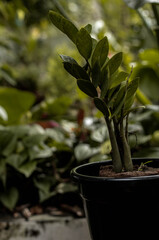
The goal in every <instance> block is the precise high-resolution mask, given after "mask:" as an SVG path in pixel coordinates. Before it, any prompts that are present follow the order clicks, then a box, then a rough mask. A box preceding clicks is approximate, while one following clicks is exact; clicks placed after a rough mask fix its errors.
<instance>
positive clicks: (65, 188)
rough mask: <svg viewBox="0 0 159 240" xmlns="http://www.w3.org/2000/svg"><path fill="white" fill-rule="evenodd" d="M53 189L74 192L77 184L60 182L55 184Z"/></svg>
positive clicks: (61, 192) (58, 191)
mask: <svg viewBox="0 0 159 240" xmlns="http://www.w3.org/2000/svg"><path fill="white" fill-rule="evenodd" d="M55 191H56V192H57V193H60V194H64V193H68V192H75V191H77V186H76V185H74V184H72V183H60V184H58V185H57V187H56V189H55Z"/></svg>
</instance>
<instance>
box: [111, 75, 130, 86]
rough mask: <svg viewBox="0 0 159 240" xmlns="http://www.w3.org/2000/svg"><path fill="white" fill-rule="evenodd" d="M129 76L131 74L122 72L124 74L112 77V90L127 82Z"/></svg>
mask: <svg viewBox="0 0 159 240" xmlns="http://www.w3.org/2000/svg"><path fill="white" fill-rule="evenodd" d="M128 75H129V74H128V73H127V72H123V71H122V72H119V73H117V74H115V76H112V78H111V86H110V89H111V88H114V87H116V86H118V85H119V84H120V83H122V82H123V81H125V80H126V78H127V77H128Z"/></svg>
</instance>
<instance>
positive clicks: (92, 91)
mask: <svg viewBox="0 0 159 240" xmlns="http://www.w3.org/2000/svg"><path fill="white" fill-rule="evenodd" d="M77 85H78V87H79V89H80V90H81V91H82V92H84V93H85V94H87V95H88V96H90V97H92V98H94V97H97V96H98V93H97V90H96V88H95V87H94V85H93V84H92V83H91V82H89V81H87V80H84V79H78V80H77Z"/></svg>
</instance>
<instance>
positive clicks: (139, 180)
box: [71, 158, 159, 240]
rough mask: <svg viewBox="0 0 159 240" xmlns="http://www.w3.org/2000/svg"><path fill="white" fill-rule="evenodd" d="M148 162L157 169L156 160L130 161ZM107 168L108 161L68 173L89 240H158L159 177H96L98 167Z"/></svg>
mask: <svg viewBox="0 0 159 240" xmlns="http://www.w3.org/2000/svg"><path fill="white" fill-rule="evenodd" d="M150 160H152V162H151V163H150V164H149V165H150V166H153V167H158V168H159V159H152V158H151V159H147V158H146V159H145V158H142V159H133V161H134V164H135V163H137V164H141V163H142V162H143V163H144V162H147V161H150ZM108 164H111V161H105V162H96V163H90V164H84V165H81V166H79V167H76V168H75V169H73V170H72V172H71V176H72V178H73V180H74V181H76V182H78V185H79V191H80V194H81V196H82V198H83V202H84V208H85V213H86V217H87V220H88V225H89V229H90V234H91V237H92V239H93V240H107V239H108V240H111V239H122V240H123V239H127V240H129V239H141V240H143V239H151V240H153V239H157V238H158V235H159V220H158V219H159V175H151V176H144V177H129V178H118V179H115V178H103V177H98V173H99V169H100V166H101V165H108ZM154 236H156V237H157V238H156V237H155V238H154ZM148 237H151V238H148Z"/></svg>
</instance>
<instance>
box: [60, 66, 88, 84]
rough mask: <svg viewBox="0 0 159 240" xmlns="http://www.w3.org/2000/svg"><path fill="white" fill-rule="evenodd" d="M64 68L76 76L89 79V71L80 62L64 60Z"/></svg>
mask: <svg viewBox="0 0 159 240" xmlns="http://www.w3.org/2000/svg"><path fill="white" fill-rule="evenodd" d="M63 64H64V68H65V70H66V71H67V72H68V73H69V74H71V75H72V76H73V77H74V78H76V79H79V78H82V79H85V80H89V81H90V79H89V76H88V74H87V72H86V71H85V70H84V69H83V68H82V67H81V66H80V65H78V64H75V63H69V62H64V63H63Z"/></svg>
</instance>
